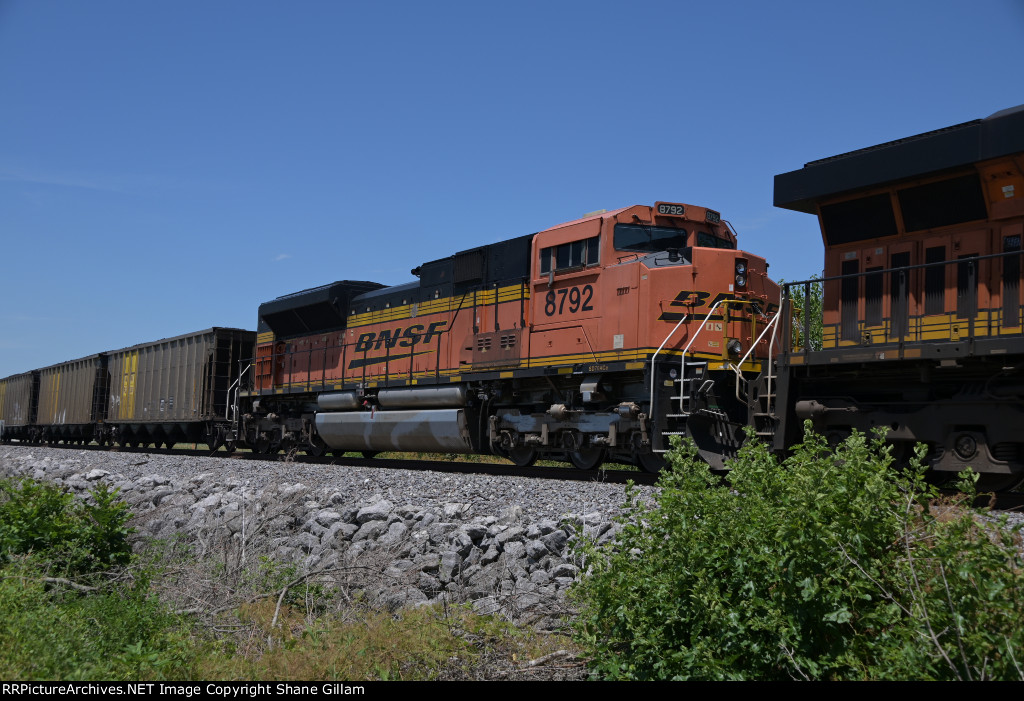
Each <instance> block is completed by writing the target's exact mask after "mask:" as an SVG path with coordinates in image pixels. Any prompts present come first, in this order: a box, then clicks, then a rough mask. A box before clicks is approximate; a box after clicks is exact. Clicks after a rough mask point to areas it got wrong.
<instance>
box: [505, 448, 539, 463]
mask: <svg viewBox="0 0 1024 701" xmlns="http://www.w3.org/2000/svg"><path fill="white" fill-rule="evenodd" d="M505 457H507V458H508V459H509V460H511V461H512V464H514V465H515V466H516V467H530V466H531V465H533V463H535V462H537V450H536V449H535V448H523V447H520V448H513V449H512V450H510V451H508V453H507V454H506V456H505Z"/></svg>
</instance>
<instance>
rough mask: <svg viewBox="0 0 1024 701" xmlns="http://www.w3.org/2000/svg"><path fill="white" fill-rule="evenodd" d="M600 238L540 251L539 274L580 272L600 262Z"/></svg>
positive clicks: (592, 237) (593, 237)
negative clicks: (568, 271)
mask: <svg viewBox="0 0 1024 701" xmlns="http://www.w3.org/2000/svg"><path fill="white" fill-rule="evenodd" d="M600 243H601V237H600V236H591V237H590V238H586V239H581V240H579V241H571V242H569V243H563V244H559V245H557V246H548V247H547V248H542V249H540V273H541V275H548V274H549V273H551V272H556V273H560V272H563V271H567V270H582V269H583V268H588V267H590V266H592V265H597V264H598V263H599V262H600V251H601V246H600Z"/></svg>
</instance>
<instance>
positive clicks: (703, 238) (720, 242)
mask: <svg viewBox="0 0 1024 701" xmlns="http://www.w3.org/2000/svg"><path fill="white" fill-rule="evenodd" d="M697 245H698V246H701V247H703V248H729V249H733V248H736V245H735V244H734V243H733V242H732V241H730V240H728V239H720V238H718V237H717V236H715V235H713V234H709V233H708V232H706V231H698V232H697Z"/></svg>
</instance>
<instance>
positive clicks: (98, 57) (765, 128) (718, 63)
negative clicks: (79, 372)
mask: <svg viewBox="0 0 1024 701" xmlns="http://www.w3.org/2000/svg"><path fill="white" fill-rule="evenodd" d="M1022 40H1024V1H1022V0H979V1H977V2H965V1H963V0H960V1H957V2H951V1H948V0H928V1H918V0H901V1H898V2H894V1H892V0H888V1H886V2H873V1H872V2H854V3H831V2H822V1H820V0H819V1H817V2H809V1H807V2H805V1H795V0H794V1H786V0H779V1H777V2H771V3H768V2H752V1H744V0H737V1H735V2H732V3H710V2H644V1H632V2H628V3H627V2H599V1H595V0H592V1H590V2H569V1H565V2H559V1H557V0H549V1H548V2H532V1H531V0H525V1H520V2H515V3H493V2H484V1H477V2H443V1H440V2H432V3H426V2H376V3H365V2H364V3H356V2H341V1H337V2H311V1H301V0H299V1H296V2H288V3H285V2H267V1H260V0H249V1H246V2H242V1H240V0H220V1H218V2H209V1H204V2H195V1H192V0H174V1H173V2H170V1H165V2H156V1H153V2H137V1H134V0H117V1H115V0H90V1H89V2H81V1H79V0H0V261H2V265H0V300H2V302H0V377H5V376H7V375H11V374H14V373H17V372H24V371H27V370H30V369H33V368H38V367H42V366H45V365H49V364H53V363H57V362H61V361H64V360H69V359H72V358H77V357H82V356H85V355H89V354H92V353H96V352H99V351H103V350H109V349H114V348H120V347H124V346H128V345H132V344H135V343H140V342H144V341H150V340H155V339H158V338H164V337H168V336H173V335H177V334H181V333H185V332H189V331H194V330H198V329H202V328H207V327H210V326H238V327H243V328H250V329H253V328H255V324H256V310H257V307H258V305H259V304H260V303H261V302H264V301H267V300H269V299H272V298H274V297H276V296H279V295H282V294H287V293H289V292H294V291H297V290H300V289H304V288H307V287H313V286H316V285H320V284H323V283H326V282H330V281H333V280H338V279H346V278H347V279H357V280H375V281H378V282H382V283H386V284H397V283H401V282H407V281H409V280H411V279H412V277H411V276H410V274H409V270H410V269H411V268H413V267H415V266H416V265H418V264H420V263H422V262H424V261H427V260H431V259H434V258H439V257H442V256H447V255H449V254H451V253H454V252H455V251H458V250H462V249H465V248H469V247H472V246H475V245H478V244H481V243H489V242H493V241H498V240H501V239H504V238H509V237H512V236H518V235H521V234H525V233H532V232H534V231H538V230H540V229H544V228H546V227H548V226H551V225H553V224H557V223H560V222H563V221H567V220H571V219H575V218H577V217H579V216H581V215H582V214H584V213H586V212H589V211H592V210H596V209H612V208H616V207H622V206H627V205H631V204H653V203H654V202H655V201H656V200H668V201H681V202H687V203H691V204H698V205H703V206H709V207H712V208H714V209H717V210H719V211H721V212H722V214H723V216H724V217H725V218H726V219H728V220H730V221H731V222H732V223H733V225H734V226H735V227H736V229H737V230H738V231H739V233H740V237H741V238H740V242H741V246H742V247H743V248H745V249H747V250H750V251H754V252H757V253H760V254H763V255H765V256H767V257H768V259H769V261H770V262H771V272H772V274H773V275H774V276H776V277H782V278H787V279H795V278H804V277H807V276H809V275H811V274H813V273H815V272H817V271H819V270H820V269H821V259H822V248H821V242H820V236H819V234H818V229H817V223H816V221H815V220H814V218H813V217H810V216H808V215H801V214H796V213H791V212H785V211H782V210H777V209H774V208H773V207H772V179H773V176H775V175H776V174H778V173H783V172H787V171H790V170H795V169H798V168H800V167H801V166H802V165H803V164H804V163H805V162H807V161H810V160H814V159H817V158H821V157H825V156H830V155H834V154H837V153H841V152H844V151H849V150H852V149H856V148H860V147H863V146H869V145H873V144H876V143H879V142H882V141H886V140H890V139H895V138H900V137H903V136H909V135H911V134H916V133H920V132H923V131H928V130H931V129H936V128H940V127H945V126H949V125H952V124H956V123H960V122H964V121H968V120H971V119H975V118H978V117H984V116H987V115H989V114H991V113H993V112H995V111H997V110H1000V109H1003V108H1005V107H1010V106H1013V105H1017V104H1021V103H1024V77H1022V68H1021V65H1022V64H1021V59H1020V46H1021V44H1022Z"/></svg>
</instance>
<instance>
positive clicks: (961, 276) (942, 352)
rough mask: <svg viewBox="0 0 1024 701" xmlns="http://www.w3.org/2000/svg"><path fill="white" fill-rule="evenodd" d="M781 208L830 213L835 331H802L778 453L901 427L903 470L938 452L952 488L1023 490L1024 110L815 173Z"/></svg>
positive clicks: (785, 186) (888, 146) (791, 353)
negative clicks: (914, 456)
mask: <svg viewBox="0 0 1024 701" xmlns="http://www.w3.org/2000/svg"><path fill="white" fill-rule="evenodd" d="M775 204H776V206H779V207H784V208H787V209H792V210H796V211H801V212H806V213H810V214H815V215H817V216H818V219H819V223H820V226H821V232H822V237H823V239H824V242H825V268H824V278H823V284H824V290H823V310H824V319H823V322H824V327H823V334H822V338H821V339H820V342H819V343H818V344H816V346H814V347H812V344H809V343H804V342H802V341H801V340H800V339H807V338H809V336H810V334H809V333H808V332H809V328H808V329H804V328H802V327H801V326H800V325H799V324H798V325H796V327H795V328H794V327H786V341H785V342H784V343H783V353H782V355H781V356H780V358H779V364H778V376H777V378H775V380H776V385H775V386H776V389H775V390H774V393H775V395H776V396H773V397H772V398H771V401H772V402H773V407H775V408H773V410H772V413H773V417H774V419H775V426H774V428H775V429H776V434H775V445H776V447H778V448H780V449H781V448H784V447H785V446H787V445H791V444H792V443H793V441H795V440H797V439H798V432H799V427H800V425H801V424H802V423H803V421H804V420H806V419H810V420H812V421H813V423H814V426H815V428H816V430H818V431H819V432H821V433H823V434H825V435H827V436H829V438H830V439H831V440H833V441H838V440H841V439H842V438H843V437H845V436H846V435H848V434H849V433H850V432H851V430H853V429H857V430H859V431H865V432H867V431H870V430H872V429H874V428H876V427H885V428H887V429H888V440H889V441H891V442H892V443H894V444H895V452H896V455H897V457H899V458H902V459H904V460H905V459H907V458H908V456H909V455H910V454H911V452H912V448H913V446H914V445H915V444H916V443H917V442H922V443H925V444H926V445H927V446H928V448H929V452H928V454H927V457H926V460H927V461H928V464H929V466H930V468H931V474H932V475H933V476H934V477H935V478H936V479H937V480H938V481H940V482H941V481H943V480H944V479H946V478H948V477H949V476H952V475H955V474H956V473H957V472H960V471H962V470H967V469H970V470H973V471H975V472H978V473H980V474H981V475H982V484H983V485H984V486H985V487H986V488H990V489H1006V488H1009V487H1012V486H1013V485H1015V484H1017V483H1019V482H1020V481H1021V479H1022V478H1024V432H1022V429H1024V303H1022V297H1021V281H1022V278H1021V276H1022V271H1024V268H1022V264H1021V263H1022V259H1021V255H1022V248H1021V239H1022V236H1024V106H1021V107H1017V108H1013V109H1009V110H1004V111H1002V112H998V113H996V114H993V115H992V116H990V117H988V118H985V119H979V120H975V121H973V122H968V123H965V124H959V125H956V126H952V127H949V128H946V129H940V130H938V131H933V132H928V133H925V134H920V135H918V136H913V137H909V138H906V139H901V140H898V141H894V142H889V143H884V144H880V145H878V146H874V147H870V148H866V149H861V150H859V151H854V152H851V153H846V154H842V155H839V156H835V157H832V158H827V159H823V160H820V161H814V162H811V163H808V164H806V165H805V166H804V168H803V169H801V170H798V171H794V172H791V173H785V174H782V175H779V176H777V177H776V179H775ZM811 284H812V283H811V282H809V281H808V282H805V283H799V286H800V287H803V288H807V289H809V287H810V285H811ZM786 289H787V293H788V292H791V291H792V290H793V289H794V286H793V285H787V286H786ZM787 296H788V297H789V298H791V297H792V295H791V294H788V295H787ZM784 304H785V310H784V312H783V314H782V317H783V318H786V319H791V318H792V314H791V312H790V302H789V299H788V298H787V300H786V302H785V303H784ZM805 321H806V320H805Z"/></svg>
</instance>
